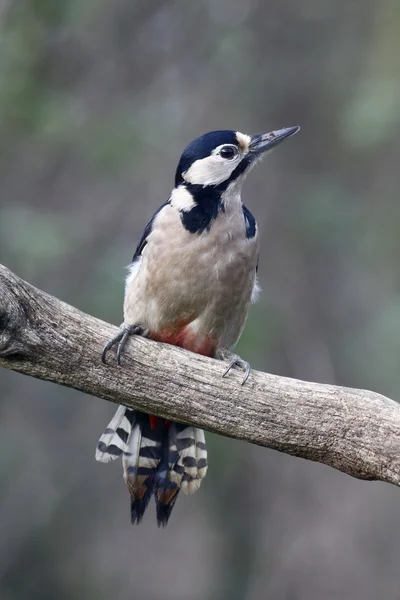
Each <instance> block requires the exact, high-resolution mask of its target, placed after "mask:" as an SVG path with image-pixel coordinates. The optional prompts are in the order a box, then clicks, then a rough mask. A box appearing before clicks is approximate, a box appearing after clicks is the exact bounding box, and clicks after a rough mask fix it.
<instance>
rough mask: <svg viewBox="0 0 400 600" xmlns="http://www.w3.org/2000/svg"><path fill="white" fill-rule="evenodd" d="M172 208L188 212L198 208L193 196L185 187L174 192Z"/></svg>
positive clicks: (180, 187)
mask: <svg viewBox="0 0 400 600" xmlns="http://www.w3.org/2000/svg"><path fill="white" fill-rule="evenodd" d="M171 206H173V207H174V208H177V209H178V210H183V211H188V210H191V209H192V208H193V207H194V206H196V202H195V201H194V199H193V196H192V194H191V193H190V192H189V191H188V190H187V189H186V188H185V187H184V186H183V185H181V186H179V187H178V188H175V189H174V190H173V191H172V194H171Z"/></svg>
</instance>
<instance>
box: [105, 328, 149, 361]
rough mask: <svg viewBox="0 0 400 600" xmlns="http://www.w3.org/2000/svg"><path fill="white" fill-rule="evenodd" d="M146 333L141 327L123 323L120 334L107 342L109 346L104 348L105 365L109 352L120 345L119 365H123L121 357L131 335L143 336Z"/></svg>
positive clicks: (118, 349)
mask: <svg viewBox="0 0 400 600" xmlns="http://www.w3.org/2000/svg"><path fill="white" fill-rule="evenodd" d="M143 333H144V331H143V329H142V328H141V327H139V325H129V324H128V323H122V325H121V326H120V328H119V330H118V333H117V334H116V335H114V337H112V338H111V340H109V341H108V342H107V344H106V345H105V346H104V348H103V352H102V355H101V360H102V362H103V363H104V364H106V356H107V352H108V351H109V350H110V349H111V348H112V347H113V346H115V344H118V348H117V363H118V364H119V365H120V364H121V356H122V353H123V351H124V348H125V344H126V342H127V341H128V338H129V337H130V336H131V335H134V334H136V335H143Z"/></svg>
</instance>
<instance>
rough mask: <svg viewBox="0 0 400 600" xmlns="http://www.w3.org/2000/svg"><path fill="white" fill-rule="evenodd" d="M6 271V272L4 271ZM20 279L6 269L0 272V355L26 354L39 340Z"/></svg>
mask: <svg viewBox="0 0 400 600" xmlns="http://www.w3.org/2000/svg"><path fill="white" fill-rule="evenodd" d="M6 271H7V272H6ZM20 281H21V280H18V279H17V278H16V277H15V276H13V274H12V273H11V272H10V271H8V269H4V271H3V269H2V271H1V272H0V356H7V357H9V358H10V357H12V356H21V355H22V356H28V355H29V354H30V349H31V348H32V346H35V347H36V346H37V344H38V342H39V341H40V338H39V336H38V335H37V334H36V332H35V327H34V318H33V315H32V308H31V304H30V303H29V299H28V298H26V297H25V296H26V293H25V290H24V288H23V287H22V285H21V284H20Z"/></svg>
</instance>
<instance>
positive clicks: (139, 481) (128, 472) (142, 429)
mask: <svg viewBox="0 0 400 600" xmlns="http://www.w3.org/2000/svg"><path fill="white" fill-rule="evenodd" d="M164 437H165V433H164V425H163V422H162V420H161V419H158V421H157V425H156V427H155V428H153V427H152V424H151V422H150V420H149V416H148V415H145V414H142V413H139V412H136V423H135V427H134V428H133V430H132V433H131V436H130V438H129V441H128V444H127V451H126V452H124V454H123V457H122V465H123V470H124V479H125V482H126V484H127V486H128V489H129V492H130V494H131V522H132V523H140V521H141V520H142V518H143V515H144V512H145V510H146V508H147V505H148V503H149V501H150V498H151V496H152V493H153V489H154V482H155V479H156V474H157V469H158V467H159V464H160V462H161V459H162V454H163V452H162V450H163V438H164Z"/></svg>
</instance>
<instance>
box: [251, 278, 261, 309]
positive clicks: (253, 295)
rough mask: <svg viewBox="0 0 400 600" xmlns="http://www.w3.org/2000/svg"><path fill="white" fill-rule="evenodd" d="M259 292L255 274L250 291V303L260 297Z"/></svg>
mask: <svg viewBox="0 0 400 600" xmlns="http://www.w3.org/2000/svg"><path fill="white" fill-rule="evenodd" d="M260 293H261V288H260V286H259V284H258V281H257V276H256V278H255V279H254V285H253V291H252V292H251V302H252V304H254V302H257V300H258V299H259V297H260Z"/></svg>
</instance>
